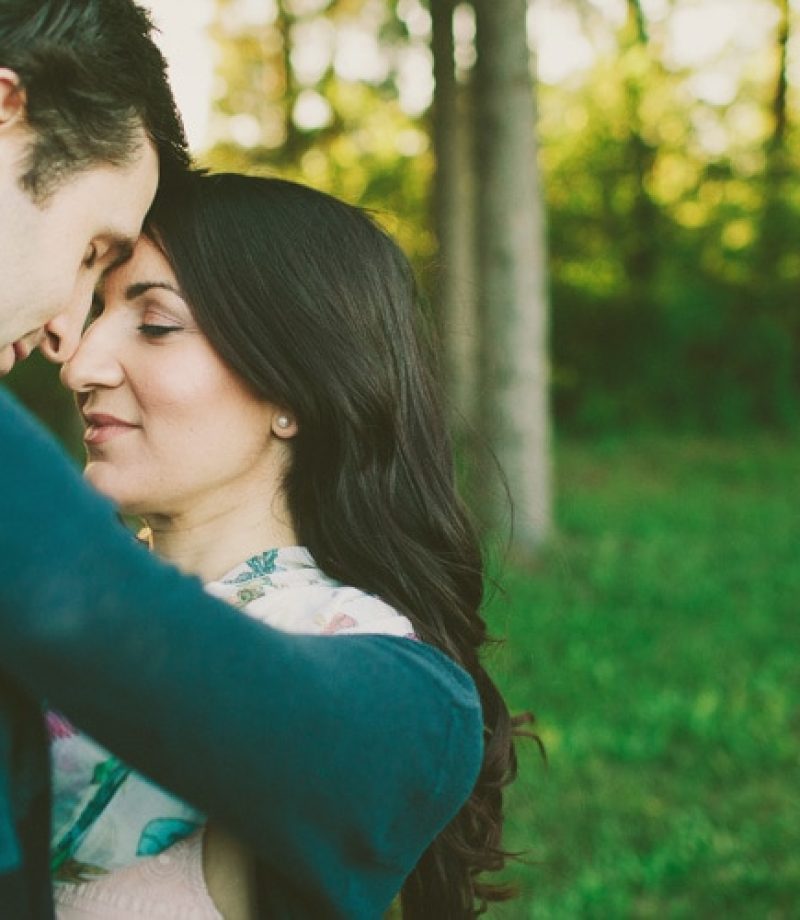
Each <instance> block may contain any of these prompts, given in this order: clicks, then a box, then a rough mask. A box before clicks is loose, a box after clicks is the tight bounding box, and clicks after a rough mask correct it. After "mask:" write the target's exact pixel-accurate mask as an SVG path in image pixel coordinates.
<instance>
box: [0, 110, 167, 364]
mask: <svg viewBox="0 0 800 920" xmlns="http://www.w3.org/2000/svg"><path fill="white" fill-rule="evenodd" d="M28 142H29V134H28V132H27V130H24V129H22V128H19V129H18V130H16V131H11V132H6V133H5V134H0V375H2V374H5V373H8V371H9V370H11V368H12V367H13V366H14V363H15V361H17V360H21V359H23V358H24V357H27V355H28V354H29V353H30V352H31V351H33V349H34V348H35V347H36V346H37V345H41V349H42V352H43V353H44V354H45V356H46V357H48V358H50V359H51V360H53V361H59V362H63V361H65V360H67V359H68V358H69V357H70V356H71V355H72V353H73V352H74V350H75V348H76V347H77V344H78V339H79V337H80V332H81V329H82V327H83V324H84V321H85V318H86V314H87V312H88V309H89V306H90V303H91V298H92V292H93V290H94V287H95V285H96V284H97V282H98V280H99V278H100V276H101V275H102V273H103V272H104V271H105V270H106V269H107V268H109V267H110V266H111V265H113V264H114V263H115V262H118V261H119V260H120V259H124V258H125V257H126V256H127V254H128V253H129V252H130V250H131V248H132V246H133V244H134V242H135V240H136V238H137V236H138V234H139V230H140V228H141V225H142V221H143V220H144V216H145V214H146V213H147V209H148V208H149V207H150V203H151V202H152V200H153V196H154V195H155V190H156V185H157V183H158V158H157V155H156V152H155V149H154V147H153V145H152V144H151V143H150V141H149V140H148V139H147V138H146V136H145V134H144V132H142V135H141V139H140V143H139V147H138V149H137V151H136V152H135V154H134V157H133V158H132V160H131V162H130V163H128V164H126V165H124V166H108V165H97V166H94V167H92V168H90V169H87V170H85V171H83V172H80V173H78V174H76V175H75V176H72V177H68V178H66V179H64V181H63V184H62V185H60V186H59V187H58V188H57V189H56V191H55V192H53V194H52V195H51V196H50V197H49V198H48V199H47V200H46V201H45V202H44V203H43V204H37V203H36V202H34V201H33V200H32V199H31V197H30V196H29V195H28V193H27V192H25V191H24V190H22V189H21V188H20V187H19V184H18V176H19V172H20V162H21V159H22V157H23V156H24V153H25V150H26V149H27V147H26V145H27V143H28Z"/></svg>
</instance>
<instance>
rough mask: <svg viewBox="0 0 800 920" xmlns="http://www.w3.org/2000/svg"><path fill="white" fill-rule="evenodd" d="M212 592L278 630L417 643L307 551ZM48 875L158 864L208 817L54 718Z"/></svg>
mask: <svg viewBox="0 0 800 920" xmlns="http://www.w3.org/2000/svg"><path fill="white" fill-rule="evenodd" d="M206 590H207V591H208V592H209V593H211V594H213V595H216V596H217V597H219V598H222V599H223V600H226V601H228V602H229V603H230V604H232V605H234V606H235V607H238V608H240V609H241V610H242V611H243V612H244V613H245V614H247V615H248V616H251V617H254V618H255V619H257V620H261V621H262V622H263V623H266V624H268V625H269V626H272V627H275V628H277V629H282V630H285V631H287V632H296V633H316V634H320V635H334V634H338V635H353V634H359V633H382V634H386V635H392V636H404V637H407V638H414V634H413V629H412V626H411V623H410V622H409V620H408V619H407V618H406V617H404V616H401V615H400V614H399V613H398V612H397V611H396V610H395V609H394V608H392V607H390V606H389V605H388V604H385V603H384V602H383V601H381V600H379V599H378V598H377V597H374V596H372V595H369V594H366V593H365V592H363V591H361V590H359V589H357V588H351V587H347V586H345V585H342V584H340V583H339V582H337V581H335V580H334V579H332V578H329V577H328V576H327V575H325V574H324V573H323V572H322V571H321V570H320V569H319V568H318V567H317V566H316V564H315V562H314V560H313V559H312V557H311V555H310V554H309V552H308V551H307V550H306V549H304V548H303V547H288V548H281V549H272V550H269V551H267V552H264V553H261V554H260V555H257V556H253V557H252V558H250V559H248V560H246V561H245V562H243V563H241V564H240V565H238V566H236V567H235V568H234V569H232V570H231V571H230V572H228V573H227V574H226V575H224V576H223V577H222V578H220V579H219V580H217V581H213V582H211V583H209V584H207V585H206ZM48 725H49V729H50V735H51V756H52V765H53V824H52V837H51V867H52V872H53V878H54V881H55V882H56V883H59V882H84V881H90V880H92V879H96V878H98V877H100V876H103V875H105V874H106V873H108V872H110V871H112V870H114V869H119V868H122V867H123V866H127V865H131V864H132V863H134V862H135V861H137V860H141V859H144V858H147V857H151V856H154V855H156V854H159V853H161V852H163V851H164V850H166V849H167V848H168V847H170V846H171V845H172V844H174V843H176V842H177V841H179V840H183V839H185V838H186V837H188V836H189V835H190V834H192V832H194V831H195V830H197V829H198V828H199V827H201V826H202V825H203V823H204V821H205V819H204V816H203V815H202V814H201V813H200V812H198V811H197V810H196V809H194V808H192V807H191V806H190V805H187V804H186V803H185V802H182V801H180V800H179V799H177V798H175V797H174V796H173V795H171V794H170V793H168V792H166V791H164V790H163V789H160V788H159V787H158V786H156V785H154V784H153V783H151V782H149V781H148V780H147V779H145V777H143V776H140V775H139V774H138V773H136V771H134V770H132V769H131V768H130V767H128V766H127V765H126V764H124V763H122V762H121V761H120V760H118V759H117V758H116V757H114V756H113V755H112V754H110V753H109V752H108V751H106V750H105V749H104V748H102V747H101V746H100V745H99V744H97V743H95V742H94V741H93V740H92V739H91V738H89V737H87V736H86V735H84V734H83V733H82V732H80V731H78V730H77V729H76V728H74V727H73V726H72V725H71V724H70V723H69V722H68V721H67V720H66V719H64V718H63V717H62V716H60V715H59V714H58V713H56V712H50V713H49V714H48Z"/></svg>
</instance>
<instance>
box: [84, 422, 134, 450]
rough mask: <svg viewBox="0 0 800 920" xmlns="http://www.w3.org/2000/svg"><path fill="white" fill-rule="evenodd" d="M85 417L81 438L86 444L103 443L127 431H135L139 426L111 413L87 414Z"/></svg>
mask: <svg viewBox="0 0 800 920" xmlns="http://www.w3.org/2000/svg"><path fill="white" fill-rule="evenodd" d="M85 418H86V431H85V432H84V435H83V440H84V442H85V443H86V444H105V442H106V441H110V440H112V439H113V438H116V437H119V435H123V434H127V433H128V432H129V431H136V429H137V428H138V427H139V426H138V425H131V424H130V422H123V421H122V419H118V418H114V416H113V415H87V416H86V417H85Z"/></svg>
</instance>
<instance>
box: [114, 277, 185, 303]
mask: <svg viewBox="0 0 800 920" xmlns="http://www.w3.org/2000/svg"><path fill="white" fill-rule="evenodd" d="M151 288H159V289H160V290H162V291H169V292H170V293H171V294H175V295H176V297H180V299H181V300H185V298H184V296H183V294H182V293H181V291H180V290H179V289H178V288H176V287H175V285H174V284H170V283H169V282H168V281H137V282H136V283H135V284H129V285H128V287H126V288H125V299H126V300H135V299H136V298H137V297H141V296H142V294H146V293H147V291H149V290H151Z"/></svg>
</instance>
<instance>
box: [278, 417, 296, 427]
mask: <svg viewBox="0 0 800 920" xmlns="http://www.w3.org/2000/svg"><path fill="white" fill-rule="evenodd" d="M275 424H276V425H277V426H278V428H284V429H286V428H288V427H289V425H291V424H292V423H291V421H290V420H289V416H288V415H279V416H278V417H277V418H276V419H275Z"/></svg>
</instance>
